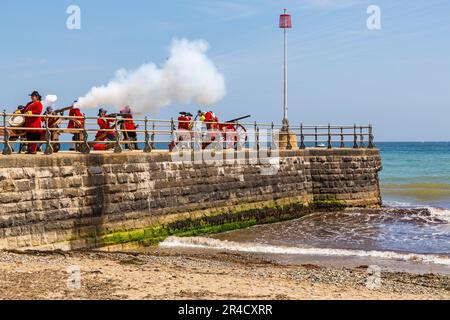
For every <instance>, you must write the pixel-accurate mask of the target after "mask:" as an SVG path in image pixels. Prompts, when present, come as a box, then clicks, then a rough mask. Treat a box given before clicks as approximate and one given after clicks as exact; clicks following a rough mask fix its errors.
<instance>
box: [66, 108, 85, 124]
mask: <svg viewBox="0 0 450 320" xmlns="http://www.w3.org/2000/svg"><path fill="white" fill-rule="evenodd" d="M82 116H83V114H82V113H81V111H80V109H78V108H73V109H70V111H69V117H82ZM76 120H77V121H78V122H79V123H80V124H81V127H79V126H78V124H76V123H75V121H74V120H70V121H69V125H68V126H67V128H68V129H80V128H84V119H81V118H80V119H76Z"/></svg>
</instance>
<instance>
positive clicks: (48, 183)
mask: <svg viewBox="0 0 450 320" xmlns="http://www.w3.org/2000/svg"><path fill="white" fill-rule="evenodd" d="M379 170H381V158H380V153H379V151H378V150H376V149H332V150H325V149H307V150H292V151H281V152H280V158H279V166H278V167H277V170H276V172H275V173H274V174H267V171H265V170H264V165H262V164H239V165H238V164H236V163H229V164H222V165H220V166H217V165H214V164H205V163H202V164H193V163H181V162H174V161H173V160H172V158H171V155H170V154H169V153H167V152H152V153H148V154H145V153H142V152H137V151H136V152H124V153H121V154H112V153H107V154H106V153H105V154H95V153H93V154H89V155H81V154H69V153H67V154H65V153H59V154H54V155H52V156H45V155H37V156H28V155H11V156H2V157H0V191H1V192H0V249H30V248H33V249H45V250H52V249H78V248H93V247H114V246H124V245H126V244H127V243H140V244H153V243H157V242H158V241H160V240H162V239H164V238H165V237H166V236H168V235H172V234H181V235H190V234H201V233H202V232H211V231H214V230H217V231H221V230H229V229H232V228H239V227H245V226H249V225H253V224H257V223H268V222H274V221H280V220H286V219H292V218H296V217H299V216H301V215H303V214H307V213H309V212H311V211H317V210H328V209H333V210H334V209H342V208H344V207H347V206H361V207H368V206H369V207H376V206H379V205H380V204H381V197H380V191H379V182H378V172H379ZM221 227H223V228H224V229H221Z"/></svg>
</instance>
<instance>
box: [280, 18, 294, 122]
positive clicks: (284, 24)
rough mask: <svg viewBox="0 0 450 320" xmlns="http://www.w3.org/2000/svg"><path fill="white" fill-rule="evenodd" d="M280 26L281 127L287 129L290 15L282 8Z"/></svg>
mask: <svg viewBox="0 0 450 320" xmlns="http://www.w3.org/2000/svg"><path fill="white" fill-rule="evenodd" d="M280 28H281V29H283V31H284V105H283V114H284V115H283V128H282V129H281V130H283V131H287V130H288V126H289V120H288V53H287V29H291V28H292V19H291V15H290V14H288V13H287V9H284V13H283V14H282V15H281V16H280Z"/></svg>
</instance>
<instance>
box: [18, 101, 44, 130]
mask: <svg viewBox="0 0 450 320" xmlns="http://www.w3.org/2000/svg"><path fill="white" fill-rule="evenodd" d="M42 109H44V106H43V105H42V103H41V102H40V101H36V102H30V103H29V104H27V106H26V107H25V110H24V111H23V113H24V114H25V115H26V114H28V113H29V112H31V114H33V115H40V114H41V113H42ZM25 127H26V128H39V129H40V128H42V126H41V117H26V118H25ZM27 132H42V130H28V131H27Z"/></svg>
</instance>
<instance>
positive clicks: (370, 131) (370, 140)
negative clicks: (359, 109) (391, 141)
mask: <svg viewBox="0 0 450 320" xmlns="http://www.w3.org/2000/svg"><path fill="white" fill-rule="evenodd" d="M367 147H368V148H369V149H373V148H375V145H374V144H373V130H372V125H371V124H369V145H368V146H367Z"/></svg>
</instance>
